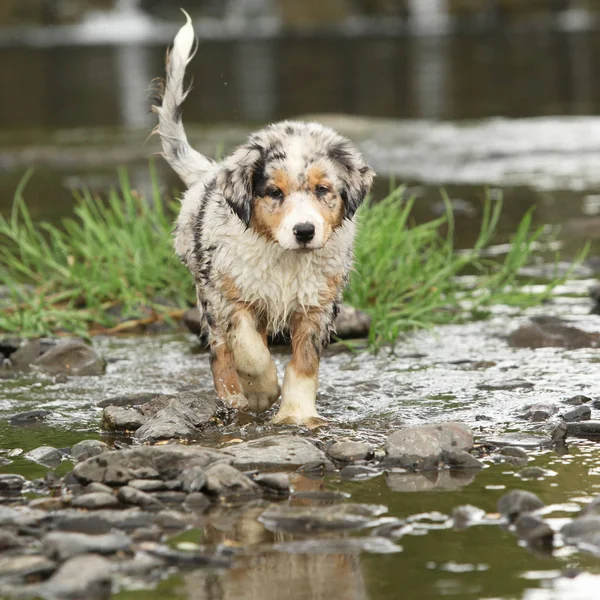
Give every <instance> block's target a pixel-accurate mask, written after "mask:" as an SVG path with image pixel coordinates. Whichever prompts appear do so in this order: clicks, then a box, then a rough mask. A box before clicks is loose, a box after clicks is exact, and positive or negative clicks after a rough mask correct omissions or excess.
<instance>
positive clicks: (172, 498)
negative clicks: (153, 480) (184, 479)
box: [152, 490, 187, 504]
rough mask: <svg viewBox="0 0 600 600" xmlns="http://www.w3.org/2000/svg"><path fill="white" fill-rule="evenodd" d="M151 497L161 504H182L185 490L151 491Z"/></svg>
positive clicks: (185, 495)
mask: <svg viewBox="0 0 600 600" xmlns="http://www.w3.org/2000/svg"><path fill="white" fill-rule="evenodd" d="M152 497H153V498H154V499H155V500H157V501H158V502H161V503H163V504H182V503H183V502H185V499H186V498H187V494H186V493H185V492H177V491H170V490H165V491H163V492H153V493H152Z"/></svg>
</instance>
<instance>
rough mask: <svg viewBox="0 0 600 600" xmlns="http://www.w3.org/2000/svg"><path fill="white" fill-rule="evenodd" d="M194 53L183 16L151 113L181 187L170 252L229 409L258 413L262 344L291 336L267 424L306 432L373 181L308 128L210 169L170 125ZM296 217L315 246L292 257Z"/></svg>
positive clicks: (288, 124) (287, 126)
mask: <svg viewBox="0 0 600 600" xmlns="http://www.w3.org/2000/svg"><path fill="white" fill-rule="evenodd" d="M186 16H187V15H186ZM193 46H194V35H193V29H192V26H191V22H190V21H189V17H188V22H187V24H186V25H185V26H184V27H182V29H181V30H180V32H179V33H178V35H177V37H176V38H175V42H174V45H173V48H172V50H171V52H170V53H169V55H168V58H167V78H166V82H165V85H164V87H163V88H162V90H159V96H160V99H161V103H160V105H158V106H155V107H154V111H155V112H156V113H157V114H158V117H159V125H158V127H157V129H156V132H157V133H158V134H159V135H160V137H161V141H162V146H163V155H164V157H165V158H166V160H167V161H168V162H169V164H170V165H171V166H172V167H173V168H174V170H175V171H176V172H177V173H178V174H179V175H180V176H181V177H182V179H183V180H184V181H185V183H186V184H187V185H188V190H187V192H186V193H185V195H184V196H183V198H182V205H181V212H180V215H179V218H178V219H177V225H176V229H175V249H176V252H177V254H178V255H179V257H180V258H181V260H182V261H183V262H184V264H185V265H186V266H187V267H188V269H189V270H190V272H191V274H192V276H193V278H194V281H195V284H196V291H197V296H198V305H199V308H200V311H201V314H202V318H203V321H204V324H205V327H206V330H207V332H208V341H209V344H210V347H211V357H212V358H211V359H212V365H213V375H214V378H215V387H216V389H217V391H218V393H219V395H220V396H221V397H223V399H224V400H227V401H229V402H230V403H231V404H232V405H233V406H237V407H239V408H251V409H254V410H266V409H267V408H269V407H270V406H271V404H272V403H273V402H275V400H276V399H277V396H278V395H279V385H278V382H277V374H276V371H275V369H274V365H273V363H272V360H271V358H270V355H269V352H268V349H267V347H266V337H267V334H277V333H280V332H282V331H290V332H291V337H292V348H293V358H292V361H291V362H290V365H289V366H288V369H287V371H286V376H285V379H284V386H283V400H282V406H281V409H280V412H279V414H278V415H277V417H276V420H278V421H280V422H294V423H304V424H306V423H308V422H309V421H311V420H314V419H315V418H317V413H316V408H315V396H316V386H317V383H318V362H319V357H320V352H321V348H322V347H323V345H324V344H326V343H327V341H328V340H329V336H330V333H331V331H332V329H333V322H334V319H335V317H336V315H337V310H338V306H339V304H340V303H341V301H342V292H343V289H344V286H345V285H346V283H347V280H348V274H349V271H350V268H351V265H352V260H353V242H354V234H355V223H354V215H355V213H356V210H357V209H358V207H359V206H360V204H361V203H362V201H363V199H364V198H365V196H366V194H367V193H368V192H369V190H370V187H371V183H372V180H373V175H374V174H373V171H372V170H371V169H370V168H369V167H368V166H367V165H366V164H365V163H364V161H363V159H362V157H361V155H360V154H359V153H358V152H357V151H356V150H355V149H354V147H353V146H352V145H351V143H350V142H349V141H348V140H347V139H346V138H343V137H342V136H340V135H338V134H337V133H336V132H334V131H333V130H332V129H329V128H327V127H324V126H322V125H319V124H316V123H304V122H297V121H284V122H281V123H276V124H273V125H269V126H268V127H265V128H264V129H262V130H260V131H258V132H256V133H254V134H253V135H251V136H250V138H249V139H248V141H247V142H246V143H245V144H244V145H242V146H241V147H239V148H238V149H237V150H235V151H234V152H233V154H232V155H231V156H229V157H228V158H227V159H225V160H224V161H223V162H221V163H216V162H213V161H211V160H210V159H207V158H206V157H204V156H202V155H200V154H199V153H198V152H196V151H195V150H193V149H192V148H191V147H190V145H189V143H188V141H187V138H186V135H185V131H184V129H183V125H182V123H181V104H182V102H183V100H184V99H185V97H186V96H187V92H186V91H184V86H183V77H184V72H185V67H186V65H187V63H188V62H189V60H190V59H191V57H192V56H193ZM274 189H275V190H280V191H281V193H282V198H281V199H279V198H273V197H272V194H273V190H274ZM302 219H305V220H310V221H311V222H314V223H315V227H316V230H315V239H314V240H312V241H310V242H307V243H306V244H305V245H304V247H296V246H297V245H298V242H297V239H296V238H295V237H294V235H295V234H294V233H293V231H292V228H293V225H294V223H295V222H296V221H297V220H302Z"/></svg>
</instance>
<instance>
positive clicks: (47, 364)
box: [31, 340, 106, 375]
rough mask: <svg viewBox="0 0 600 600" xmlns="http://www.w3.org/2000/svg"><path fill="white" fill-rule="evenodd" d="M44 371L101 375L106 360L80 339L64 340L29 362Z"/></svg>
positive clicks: (53, 373) (52, 373)
mask: <svg viewBox="0 0 600 600" xmlns="http://www.w3.org/2000/svg"><path fill="white" fill-rule="evenodd" d="M31 366H32V367H34V368H35V369H37V370H39V371H43V372H44V373H49V374H51V375H57V374H59V373H63V374H65V375H103V374H104V372H105V371H106V361H105V360H104V359H103V358H102V357H101V356H100V355H99V354H98V353H97V352H96V351H95V350H94V349H93V348H91V347H90V346H88V345H87V344H85V343H83V342H82V341H81V340H65V341H62V342H60V343H58V344H56V346H54V347H53V348H50V350H48V351H47V352H44V353H43V354H42V355H41V356H40V357H39V358H37V359H36V360H34V361H33V363H31Z"/></svg>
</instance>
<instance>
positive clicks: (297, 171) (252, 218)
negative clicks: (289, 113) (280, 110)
mask: <svg viewBox="0 0 600 600" xmlns="http://www.w3.org/2000/svg"><path fill="white" fill-rule="evenodd" d="M374 175H375V173H374V172H373V171H372V169H370V168H369V167H368V166H367V165H366V164H365V162H364V160H363V158H362V156H361V155H360V154H359V152H358V151H357V150H356V149H355V148H354V147H353V146H352V144H351V143H350V142H349V141H348V140H347V139H346V138H344V137H342V136H340V135H338V134H337V133H335V132H334V131H333V130H331V129H329V128H327V127H323V126H321V125H318V124H316V123H299V122H292V121H284V122H283V123H277V124H275V125H270V126H269V127H267V128H265V129H263V130H261V131H259V132H258V133H256V134H254V135H252V136H251V137H250V139H249V140H248V142H247V143H246V144H244V145H243V146H241V147H240V148H238V149H237V150H236V151H235V152H234V153H233V154H232V155H231V156H230V157H229V158H227V159H226V160H225V161H224V163H223V168H222V170H221V173H220V176H219V179H218V186H219V188H220V190H221V192H222V194H223V196H224V197H225V200H226V201H227V203H228V204H229V206H230V207H231V209H232V210H233V212H234V213H235V214H236V215H237V216H238V217H239V218H240V219H241V220H242V221H243V222H244V223H245V224H246V225H247V226H248V227H252V228H253V229H254V230H255V231H257V232H258V233H259V234H261V235H263V236H265V237H266V238H267V239H269V240H271V241H274V242H276V243H278V244H279V245H280V246H282V247H283V248H285V249H287V250H316V249H318V248H322V247H323V246H324V245H325V244H326V243H327V240H329V238H330V237H331V234H332V233H333V232H334V231H335V229H336V228H337V227H339V226H341V225H342V224H343V222H344V220H345V219H352V218H353V217H354V213H355V212H356V210H357V208H358V207H359V206H360V204H361V203H362V201H363V200H364V198H365V196H366V195H367V194H368V193H369V190H370V189H371V184H372V183H373V177H374Z"/></svg>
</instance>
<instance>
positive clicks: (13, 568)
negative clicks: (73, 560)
mask: <svg viewBox="0 0 600 600" xmlns="http://www.w3.org/2000/svg"><path fill="white" fill-rule="evenodd" d="M55 569H56V563H55V562H53V561H51V560H49V559H48V558H46V557H45V556H42V555H40V554H25V555H22V556H19V555H17V556H0V579H2V578H4V577H5V578H7V579H13V580H17V579H20V580H26V579H28V578H30V577H45V576H47V575H49V574H50V573H53V572H54V570H55Z"/></svg>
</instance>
